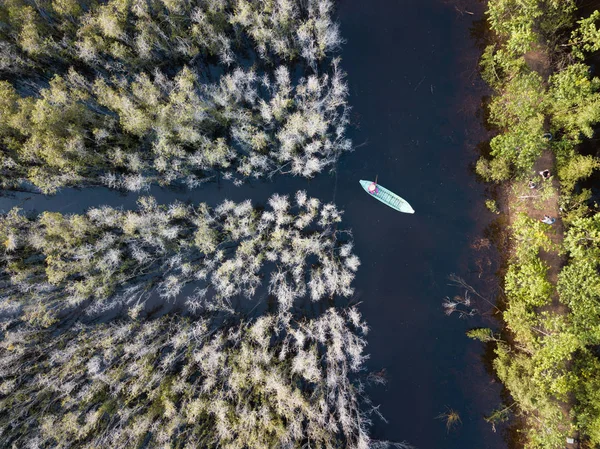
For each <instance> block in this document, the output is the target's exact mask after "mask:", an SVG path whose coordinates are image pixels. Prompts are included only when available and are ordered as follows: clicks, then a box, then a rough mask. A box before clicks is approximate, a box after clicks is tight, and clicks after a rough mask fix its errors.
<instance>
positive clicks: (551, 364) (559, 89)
mask: <svg viewBox="0 0 600 449" xmlns="http://www.w3.org/2000/svg"><path fill="white" fill-rule="evenodd" d="M509 3H511V2H504V1H496V0H493V1H490V2H489V3H488V10H487V21H488V25H489V27H490V30H491V31H492V34H493V36H492V38H491V40H490V41H489V42H488V46H487V47H486V49H485V51H484V53H483V56H482V63H481V64H482V75H483V77H484V78H485V79H486V81H487V82H488V84H489V85H490V86H491V87H492V88H493V89H494V90H495V95H494V96H493V97H492V99H491V101H490V103H489V107H488V111H489V115H488V121H489V123H490V125H491V126H493V127H494V128H495V129H497V130H498V134H497V135H496V136H495V137H494V138H493V139H492V141H491V143H490V149H491V151H490V152H489V154H487V155H485V156H484V157H482V158H481V159H480V160H479V162H478V164H477V172H478V174H479V175H480V176H482V177H483V178H484V179H486V180H487V181H489V182H494V183H499V188H497V189H496V192H497V193H498V195H497V197H496V198H495V201H488V207H489V208H490V209H491V210H492V211H493V212H496V213H499V214H501V218H500V223H501V227H502V228H503V230H504V231H505V233H506V234H507V240H508V245H507V247H506V248H505V249H506V251H505V260H506V265H505V269H504V270H502V272H501V276H502V278H503V281H502V284H503V293H504V297H503V299H502V300H501V301H500V304H501V307H502V308H503V309H504V312H503V322H504V331H503V332H502V334H501V335H495V334H493V333H492V332H491V331H486V332H482V333H480V334H477V335H473V336H474V337H475V338H479V339H481V340H483V341H487V342H488V343H490V342H492V343H491V344H492V345H493V346H494V347H495V358H494V361H493V366H494V369H495V372H496V373H497V375H498V376H499V378H500V379H501V380H502V382H503V383H504V385H505V387H506V389H507V391H508V392H509V393H510V395H511V397H512V401H514V402H513V403H512V404H503V405H501V406H500V407H499V408H498V410H497V411H496V412H495V413H494V414H492V416H491V417H490V421H492V422H493V423H495V424H496V423H500V422H506V421H507V420H509V419H510V418H511V416H510V415H511V414H512V418H513V420H514V421H517V425H518V426H519V427H520V429H519V430H518V432H517V433H515V435H517V436H518V438H517V440H516V442H514V444H515V445H516V446H519V447H523V446H525V447H531V448H561V447H565V445H567V446H568V447H576V446H577V445H578V444H581V445H582V447H588V445H589V447H593V445H594V444H597V443H598V439H597V431H596V430H595V429H597V427H596V426H597V423H599V422H600V421H599V420H598V415H597V411H596V410H597V409H596V408H595V407H594V406H593V405H592V404H593V401H592V400H591V399H590V398H591V396H593V394H592V388H593V385H596V384H597V379H598V376H599V375H600V372H599V371H598V370H597V367H598V363H597V358H596V356H595V355H594V347H595V346H596V345H597V344H598V340H597V338H596V335H597V333H596V329H597V325H598V323H597V317H596V314H595V312H594V311H595V310H596V307H597V306H596V304H597V301H598V296H599V293H600V292H598V291H597V289H595V288H592V289H591V290H590V285H591V284H590V282H595V283H596V285H598V284H597V281H598V261H599V260H598V255H599V254H598V253H597V251H596V246H597V244H598V239H597V233H596V229H597V228H596V225H597V222H598V213H597V212H598V211H597V206H595V205H594V203H593V202H592V201H590V199H591V196H592V195H591V191H590V190H586V189H582V188H581V184H580V181H582V180H584V179H586V178H588V177H589V176H590V175H591V174H592V172H593V171H594V170H595V169H596V168H598V167H599V166H600V162H599V160H598V159H597V157H596V156H597V155H598V154H597V152H596V156H594V155H593V154H582V153H580V152H579V151H577V148H578V146H579V144H580V143H581V142H582V141H584V140H585V139H590V138H591V137H592V136H593V135H594V129H595V126H596V124H597V123H598V121H599V120H600V116H599V115H598V113H597V112H595V110H596V108H597V106H596V105H597V104H598V93H597V91H598V80H597V79H594V78H592V76H593V75H592V74H591V72H590V70H589V68H588V67H587V65H586V64H585V62H586V61H585V55H586V54H588V55H589V54H592V53H593V52H595V51H597V50H598V45H599V44H600V42H598V40H597V37H596V34H595V30H596V25H595V23H596V20H597V18H598V16H597V14H598V13H597V12H596V13H593V14H591V15H590V12H586V15H583V11H582V10H577V8H576V5H575V3H574V2H563V3H561V4H557V3H552V2H542V3H538V2H520V3H519V4H518V5H509ZM582 15H583V17H582ZM592 108H593V109H594V110H592ZM546 170H548V172H545V171H546ZM544 175H549V176H544ZM584 254H585V256H584ZM582 257H587V258H588V259H587V263H584V262H583V259H582ZM586 270H587V271H586ZM584 272H585V274H584ZM590 277H591V278H590ZM590 315H591V316H592V317H590ZM584 316H586V317H587V318H589V319H584V318H583V317H584ZM584 366H585V368H583V367H584Z"/></svg>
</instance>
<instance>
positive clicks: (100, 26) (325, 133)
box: [0, 0, 403, 449]
mask: <svg viewBox="0 0 600 449" xmlns="http://www.w3.org/2000/svg"><path fill="white" fill-rule="evenodd" d="M332 7H333V4H332V2H331V1H329V0H258V1H247V0H106V1H99V0H98V1H97V0H83V1H79V0H41V1H39V0H35V1H34V0H7V1H3V2H1V3H0V187H1V188H3V189H18V190H22V189H25V190H36V191H40V192H41V193H44V194H54V193H56V192H58V191H59V190H60V189H61V188H63V187H90V186H98V185H104V186H107V187H110V188H117V189H122V190H126V191H131V192H140V191H143V190H145V189H147V188H148V187H149V186H150V185H151V184H153V183H156V184H160V185H165V186H166V185H178V186H181V187H187V188H192V187H197V186H199V185H200V184H202V183H203V182H206V181H208V180H210V179H212V178H216V177H220V178H223V179H231V180H233V181H234V182H235V183H236V184H241V183H242V182H243V181H244V180H245V179H247V178H250V177H256V178H258V177H264V176H272V175H275V174H277V173H290V174H293V175H299V176H304V177H312V176H314V175H315V174H317V173H319V172H321V171H322V170H324V169H326V168H328V167H329V168H333V166H334V164H335V162H336V161H337V159H338V157H339V155H340V154H341V153H342V152H343V151H348V150H350V149H351V143H350V141H349V139H347V138H346V136H345V131H346V125H347V124H348V112H349V108H348V106H347V104H346V98H347V87H346V84H345V80H344V77H345V75H344V73H343V71H342V69H341V68H340V63H339V59H336V58H335V54H334V52H335V51H336V50H337V49H338V48H339V46H340V43H341V37H340V35H339V30H338V26H337V25H336V24H335V23H334V21H333V19H332V13H333V11H332ZM340 221H341V212H340V211H339V210H338V209H337V208H336V207H335V206H334V205H333V204H322V203H321V202H320V201H319V200H318V199H316V198H308V197H307V196H306V194H305V193H304V192H302V191H301V192H298V193H297V194H296V195H295V197H294V198H293V199H292V200H290V199H289V198H288V197H285V196H279V195H273V196H272V197H271V198H270V200H269V201H268V205H267V206H266V207H262V206H260V205H253V204H251V202H250V201H249V200H248V201H243V202H240V203H233V202H231V201H224V202H222V203H221V204H220V205H219V206H217V207H215V208H211V207H209V206H208V205H206V204H204V203H201V204H198V205H191V204H187V203H173V204H170V205H159V204H158V203H157V201H156V200H155V199H154V198H152V197H141V198H139V200H138V208H137V209H136V210H122V209H120V208H112V207H106V206H98V207H92V208H90V209H88V210H87V211H86V212H85V213H80V214H71V215H65V214H61V213H59V212H50V211H46V212H42V213H40V214H33V213H25V212H23V211H22V210H20V209H18V208H15V209H13V210H11V211H9V212H7V213H4V214H2V215H1V216H0V242H1V243H2V247H1V249H0V445H1V446H2V447H11V448H21V447H29V448H34V447H35V448H55V447H60V448H98V447H111V448H143V447H148V448H149V447H164V448H167V447H169V448H196V447H198V448H200V447H202V448H232V449H233V448H239V449H242V448H256V449H259V448H260V449H262V448H300V447H312V448H339V447H347V448H356V449H367V448H382V447H385V446H388V443H386V442H381V441H374V440H371V438H370V437H369V435H368V427H369V424H370V421H369V415H370V414H371V413H375V414H376V415H378V412H377V409H376V408H375V407H372V406H371V405H370V402H369V400H368V398H367V397H366V396H365V394H364V389H365V385H366V384H367V383H368V382H376V383H381V382H383V379H382V378H381V377H379V376H377V375H369V374H367V373H364V372H363V371H364V366H363V362H364V360H365V359H366V357H367V356H366V355H364V354H363V349H364V346H365V344H366V343H365V341H364V339H363V337H364V335H365V334H366V332H367V326H366V324H365V323H364V322H363V321H362V319H361V317H360V314H359V312H358V311H357V310H356V309H355V308H351V307H348V306H347V301H345V300H342V298H343V297H348V296H350V295H351V294H352V292H353V290H352V285H351V284H352V280H353V278H354V273H355V271H356V270H357V268H358V266H359V265H360V262H359V259H358V257H357V256H356V255H354V254H353V249H352V236H351V233H350V232H349V231H342V230H338V229H337V226H338V223H339V222H340ZM257 296H261V297H262V299H265V298H266V301H264V302H265V303H267V304H263V305H262V306H263V307H262V309H266V311H265V310H262V309H258V310H256V309H257V307H255V305H256V306H258V305H259V303H260V302H259V301H256V304H255V305H252V306H250V307H248V306H245V304H247V302H246V301H244V299H255V298H256V297H257ZM303 299H306V300H308V301H305V302H313V303H316V302H317V301H319V303H318V304H314V305H315V307H311V308H310V309H311V310H310V312H308V311H307V307H306V305H305V304H303V301H302V300H303ZM167 301H171V302H172V304H175V303H178V307H174V309H175V312H173V313H168V312H171V311H170V310H169V308H160V307H157V304H158V305H159V306H160V305H164V304H165V303H166V302H167ZM326 301H327V302H328V304H325V302H326ZM150 303H152V304H150ZM395 446H397V447H403V446H402V445H400V444H397V445H395Z"/></svg>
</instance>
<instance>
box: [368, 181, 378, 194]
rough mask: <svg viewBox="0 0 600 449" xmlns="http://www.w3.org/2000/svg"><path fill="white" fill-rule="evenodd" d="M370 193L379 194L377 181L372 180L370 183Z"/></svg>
mask: <svg viewBox="0 0 600 449" xmlns="http://www.w3.org/2000/svg"><path fill="white" fill-rule="evenodd" d="M368 189H369V193H370V194H371V195H377V194H378V193H379V189H378V188H377V183H375V182H372V183H371V184H369V187H368Z"/></svg>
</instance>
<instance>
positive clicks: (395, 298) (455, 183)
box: [0, 0, 506, 449]
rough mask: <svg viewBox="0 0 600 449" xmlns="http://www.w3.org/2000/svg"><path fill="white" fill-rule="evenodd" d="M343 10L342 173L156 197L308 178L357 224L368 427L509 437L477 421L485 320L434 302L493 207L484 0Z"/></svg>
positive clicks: (426, 435) (414, 434) (269, 189)
mask: <svg viewBox="0 0 600 449" xmlns="http://www.w3.org/2000/svg"><path fill="white" fill-rule="evenodd" d="M459 3H460V5H459ZM338 7H339V21H340V24H341V31H342V35H343V36H344V38H345V39H346V41H347V42H346V44H345V46H344V48H343V50H342V53H341V56H342V67H343V68H344V70H345V71H347V73H348V83H349V87H350V92H351V96H350V105H351V106H352V108H353V114H352V115H353V121H354V122H355V125H356V126H355V127H353V128H352V129H350V137H352V139H353V140H354V143H355V145H357V146H358V148H357V149H356V151H355V152H354V153H351V154H346V155H344V156H343V157H342V160H341V162H340V164H339V166H338V170H337V174H336V175H321V176H319V177H318V178H317V179H315V180H312V181H306V180H304V179H294V178H290V177H286V176H279V177H278V178H276V179H275V180H274V181H273V182H270V181H269V182H255V183H251V184H249V185H245V186H243V187H239V188H238V187H234V186H233V185H231V184H229V183H220V184H218V185H217V184H216V183H213V184H208V185H206V186H205V187H203V188H201V189H198V190H196V191H193V192H186V191H181V192H174V191H168V190H163V189H159V188H153V189H152V192H151V193H152V194H153V195H154V196H156V197H157V199H158V201H159V202H161V203H168V202H171V201H173V200H174V199H180V200H188V199H190V200H192V201H193V202H200V201H205V202H208V203H209V204H211V205H216V204H218V203H220V202H221V201H222V200H223V199H226V198H227V199H232V200H243V199H246V198H250V199H252V201H253V202H255V203H259V204H260V203H264V202H265V201H266V200H267V198H268V197H269V196H270V195H271V194H272V193H275V192H278V193H290V192H294V191H296V190H297V189H306V190H307V191H308V193H309V194H310V195H312V196H316V197H318V198H320V199H322V200H323V201H335V203H336V204H337V205H338V206H339V207H340V208H341V209H343V210H344V211H345V214H344V227H345V228H351V229H352V231H353V234H354V239H355V243H356V253H357V254H358V255H359V256H360V258H361V260H362V266H361V267H360V269H359V272H358V276H357V279H356V283H355V287H356V295H357V298H356V299H357V300H358V301H360V302H361V306H360V308H361V310H362V312H363V314H364V318H365V319H366V321H367V322H368V324H369V325H370V327H371V332H370V334H369V339H368V340H369V347H368V350H367V352H368V353H370V354H371V358H370V361H369V368H371V369H373V370H380V369H385V371H386V373H387V377H388V381H389V383H388V385H387V386H385V387H381V386H379V387H373V388H372V389H371V391H370V392H369V393H370V396H371V398H372V400H373V402H374V404H381V407H380V412H381V413H382V414H383V415H384V416H385V417H386V418H387V419H388V421H389V422H388V423H387V424H386V423H383V422H381V421H379V420H378V419H376V418H374V422H375V425H374V429H373V432H372V433H373V437H375V438H380V439H388V440H392V441H403V440H405V441H407V442H409V443H411V444H413V445H415V446H416V447H418V448H422V449H441V448H457V449H458V448H460V449H483V448H502V447H506V445H505V443H504V442H503V436H502V435H501V433H500V432H499V433H493V432H492V430H491V427H490V426H489V425H488V424H486V423H485V422H484V421H483V416H484V415H485V414H486V413H488V412H490V411H491V410H492V409H493V408H494V407H495V406H496V405H498V403H499V401H500V397H499V391H500V388H499V385H497V384H495V383H494V382H493V379H492V377H491V376H490V375H489V374H488V373H486V372H485V369H484V367H483V363H482V361H481V353H482V347H481V345H480V344H479V343H477V342H474V341H471V340H468V339H467V337H466V336H465V331H466V330H467V329H469V328H471V327H474V326H477V325H479V324H480V321H478V319H473V320H459V319H458V318H457V317H446V316H445V315H444V313H443V310H442V307H441V302H442V298H443V297H445V296H452V295H454V294H456V293H460V291H457V290H456V289H455V288H453V287H451V286H449V285H447V281H446V277H447V276H448V274H450V273H457V274H459V275H461V276H465V277H466V278H467V280H468V279H469V276H472V277H477V274H476V273H470V271H473V257H475V255H474V253H473V250H472V249H471V243H472V242H473V241H474V240H475V239H477V238H478V237H479V236H480V235H481V233H482V231H483V229H484V228H485V226H486V225H487V223H488V222H489V220H490V218H491V217H490V214H489V213H488V212H487V211H486V210H485V208H484V206H483V191H484V187H483V186H482V185H479V184H478V183H477V182H476V181H475V179H474V177H473V176H472V174H471V173H470V170H469V164H470V163H471V162H473V161H474V160H475V159H476V154H475V150H474V147H475V144H476V143H477V142H478V141H479V140H481V139H483V137H482V135H481V134H480V126H481V125H480V123H481V121H482V120H481V118H480V117H478V116H477V111H478V104H479V101H480V99H481V95H482V91H481V85H480V84H479V82H478V81H477V74H476V63H477V50H476V49H475V47H474V42H473V39H472V37H471V36H470V28H471V27H472V25H473V21H474V20H478V19H480V18H481V14H482V7H483V5H482V4H480V3H478V2H475V1H474V2H450V1H443V0H373V1H370V2H365V1H363V0H342V1H340V2H339V6H338ZM361 144H363V145H361ZM375 176H378V179H379V182H380V183H381V184H382V185H384V186H386V187H388V188H390V189H391V190H393V191H395V192H397V193H398V194H400V195H401V196H403V197H404V198H406V199H407V200H408V201H409V202H410V203H411V204H412V206H413V207H414V209H415V210H416V214H415V215H413V216H411V215H404V214H399V213H397V212H395V211H393V210H392V209H389V208H386V207H385V206H383V205H382V204H381V203H379V202H377V201H374V200H373V199H371V198H369V197H368V195H366V194H365V193H364V192H363V191H362V189H361V188H360V186H359V184H358V180H359V179H374V178H375ZM137 197H138V196H137V195H122V194H119V193H117V192H113V191H108V190H106V189H85V190H81V191H78V190H72V189H67V190H64V191H62V192H61V193H59V194H58V195H56V196H54V197H50V198H44V197H41V196H30V195H21V194H19V195H18V196H17V198H12V199H10V198H1V199H0V209H2V210H4V211H6V210H8V209H10V208H11V207H13V206H14V205H17V204H20V206H21V207H23V208H24V209H36V210H38V211H43V210H51V211H60V212H63V213H68V212H81V211H83V210H85V209H86V208H87V207H90V206H97V205H100V204H109V205H112V206H122V207H124V208H132V207H134V204H135V201H136V199H137ZM25 198H30V199H27V200H25ZM448 409H453V410H456V411H457V412H458V413H459V415H460V418H461V421H462V424H460V425H459V426H458V427H457V428H456V430H454V431H451V432H448V431H447V430H446V427H445V423H444V421H443V420H441V419H436V417H437V416H438V415H440V414H442V413H444V412H446V411H447V410H448Z"/></svg>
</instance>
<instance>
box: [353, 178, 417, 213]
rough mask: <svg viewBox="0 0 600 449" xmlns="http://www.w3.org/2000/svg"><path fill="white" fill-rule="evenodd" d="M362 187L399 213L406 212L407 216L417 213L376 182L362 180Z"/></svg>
mask: <svg viewBox="0 0 600 449" xmlns="http://www.w3.org/2000/svg"><path fill="white" fill-rule="evenodd" d="M360 185H361V186H362V187H363V189H365V192H367V193H368V194H369V195H370V196H372V197H375V198H376V199H378V200H379V201H381V202H382V203H383V204H386V205H388V206H390V207H391V208H392V209H396V210H397V211H399V212H404V213H405V214H414V213H415V211H414V209H413V208H412V207H411V205H410V204H408V202H407V201H406V200H404V199H402V198H400V197H399V196H398V195H396V194H395V193H394V192H391V191H389V190H388V189H386V188H385V187H382V186H381V185H379V184H377V183H376V182H373V181H364V180H361V181H360Z"/></svg>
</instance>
